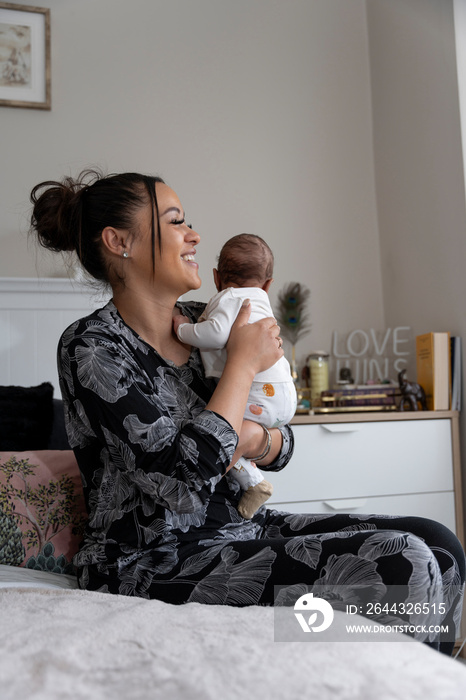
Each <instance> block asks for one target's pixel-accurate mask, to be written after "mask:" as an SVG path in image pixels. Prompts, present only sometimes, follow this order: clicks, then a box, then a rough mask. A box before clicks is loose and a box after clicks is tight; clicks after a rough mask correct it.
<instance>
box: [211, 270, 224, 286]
mask: <svg viewBox="0 0 466 700" xmlns="http://www.w3.org/2000/svg"><path fill="white" fill-rule="evenodd" d="M212 272H213V273H214V282H215V286H216V288H217V292H221V291H222V283H221V281H220V275H219V274H218V270H217V269H216V268H215V267H214V269H213V270H212Z"/></svg>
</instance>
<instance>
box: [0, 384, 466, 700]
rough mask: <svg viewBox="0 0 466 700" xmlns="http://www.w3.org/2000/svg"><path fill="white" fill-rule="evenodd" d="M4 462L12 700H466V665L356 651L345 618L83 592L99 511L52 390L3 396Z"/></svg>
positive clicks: (429, 656)
mask: <svg viewBox="0 0 466 700" xmlns="http://www.w3.org/2000/svg"><path fill="white" fill-rule="evenodd" d="M12 395H14V396H13V398H12ZM31 407H32V409H31ZM2 431H3V432H2ZM2 435H3V438H2ZM31 436H33V437H31ZM44 436H47V439H46V440H45V438H44ZM30 440H32V441H33V442H32V443H31V442H30ZM32 448H34V449H32ZM37 448H39V449H37ZM0 449H1V451H0V606H1V610H2V613H1V625H0V640H1V641H0V644H1V654H0V688H1V697H2V700H13V699H14V700H18V699H21V700H22V699H23V698H24V699H25V700H26V699H28V700H29V699H31V700H32V699H34V700H42V699H44V700H55V699H57V700H58V699H60V700H64V699H66V698H72V699H73V700H79V699H80V698H83V700H84V698H85V699H86V700H100V699H101V698H102V699H103V698H110V697H111V698H114V699H115V700H120V699H121V700H129V699H133V698H134V699H139V698H140V699H141V700H143V699H144V700H146V699H148V698H164V700H172V699H173V700H175V699H176V700H178V699H179V700H182V699H184V698H190V699H194V700H196V699H199V700H201V699H202V700H205V699H210V698H212V699H214V698H215V699H217V698H220V697H221V698H223V699H224V700H230V698H231V700H233V698H235V699H236V698H237V697H242V696H246V697H255V696H257V697H265V698H300V697H303V698H304V697H306V698H319V700H347V699H349V698H355V699H356V698H358V700H365V699H367V700H373V699H374V698H377V699H378V700H382V699H383V700H391V699H392V698H393V699H395V698H397V699H400V700H415V699H418V698H419V700H420V699H421V698H422V699H423V698H425V697H430V698H435V699H436V700H454V699H456V698H458V700H459V698H464V693H465V691H466V665H464V664H463V663H461V662H460V661H458V660H454V659H452V658H448V657H446V656H443V655H441V654H440V653H438V652H436V651H434V650H432V649H430V648H429V647H427V646H425V645H423V644H421V643H420V642H416V641H414V640H412V639H411V638H409V637H407V636H406V635H403V634H401V633H394V634H390V635H387V634H385V633H383V632H381V631H378V632H374V631H371V632H369V631H366V632H364V631H361V632H359V633H357V634H354V635H353V636H351V640H349V637H348V633H347V630H346V625H347V623H348V620H347V617H348V616H347V615H346V614H345V613H344V612H339V611H338V610H337V611H335V616H334V619H333V622H332V624H331V627H330V628H329V629H328V630H327V631H326V632H324V633H322V634H321V636H318V635H317V634H312V633H311V635H305V634H301V631H299V628H298V626H297V622H296V618H295V616H294V615H293V614H291V615H288V616H287V617H286V618H283V619H280V621H279V628H277V609H276V608H271V607H255V606H254V607H248V608H234V607H228V606H208V605H200V604H198V603H188V604H186V605H181V606H174V605H169V604H166V603H163V602H160V601H157V600H152V601H151V600H145V599H141V598H130V597H125V596H116V595H109V594H106V593H100V592H99V593H95V592H89V591H81V590H78V589H77V583H76V578H75V576H74V572H73V568H72V562H71V559H72V556H73V554H74V552H75V551H76V550H77V547H78V546H79V540H80V532H81V528H82V525H83V521H84V518H85V509H84V503H83V499H82V490H81V487H80V480H79V473H78V469H77V464H76V462H75V460H74V455H73V453H72V452H71V450H69V446H68V444H67V441H66V435H65V433H64V421H63V408H62V404H61V401H60V400H59V399H56V398H54V395H53V386H52V385H51V384H49V383H42V384H40V385H38V386H35V387H11V386H7V387H0ZM13 501H14V506H15V507H14V508H13V507H12V505H13ZM46 513H48V515H46ZM51 513H52V516H53V517H52V516H50V514H51ZM47 518H48V520H47ZM50 522H51V523H52V524H50ZM351 622H352V623H353V624H356V623H361V624H362V623H365V622H367V620H365V619H364V618H362V617H360V616H359V615H356V616H353V617H352V620H351ZM277 629H279V633H278V634H277ZM297 633H298V636H297ZM277 640H289V641H277Z"/></svg>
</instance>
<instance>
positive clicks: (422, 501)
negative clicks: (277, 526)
mask: <svg viewBox="0 0 466 700" xmlns="http://www.w3.org/2000/svg"><path fill="white" fill-rule="evenodd" d="M292 428H293V433H294V436H295V452H294V455H293V458H292V460H291V461H290V463H289V464H288V466H287V467H285V469H284V470H283V471H281V472H277V473H273V472H268V473H267V475H266V478H267V479H268V481H270V482H271V483H272V484H273V486H274V493H273V495H272V497H271V498H270V500H269V501H268V504H267V505H270V506H273V507H275V508H277V509H279V510H280V509H281V510H287V511H291V512H293V513H338V512H341V513H348V512H350V513H366V514H367V513H379V514H387V515H417V516H425V517H428V518H432V519H434V520H438V521H439V522H441V523H444V524H445V525H447V527H449V528H450V529H451V530H453V531H454V532H456V534H457V535H458V536H459V538H460V540H461V541H462V542H463V543H464V538H463V535H464V532H463V506H462V491H461V466H460V450H459V427H458V413H457V412H455V411H425V412H424V411H422V412H421V411H419V412H415V413H414V412H411V413H409V412H406V413H398V412H396V413H388V412H383V413H382V412H378V413H345V414H342V413H340V414H324V415H313V416H310V415H297V416H295V418H294V419H293V421H292Z"/></svg>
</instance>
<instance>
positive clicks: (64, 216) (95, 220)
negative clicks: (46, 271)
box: [31, 170, 163, 283]
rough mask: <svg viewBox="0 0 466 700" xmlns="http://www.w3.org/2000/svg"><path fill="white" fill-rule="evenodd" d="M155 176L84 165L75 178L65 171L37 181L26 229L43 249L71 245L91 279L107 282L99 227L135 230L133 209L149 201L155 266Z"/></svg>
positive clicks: (106, 268) (107, 274) (158, 233)
mask: <svg viewBox="0 0 466 700" xmlns="http://www.w3.org/2000/svg"><path fill="white" fill-rule="evenodd" d="M156 182H161V183H163V180H162V179H161V178H159V177H153V176H150V175H140V174H139V173H122V174H120V175H107V176H104V175H103V174H102V173H101V172H99V171H97V170H85V171H83V172H82V173H81V174H80V175H79V176H78V177H77V178H76V179H73V178H72V177H65V178H64V179H63V180H62V181H60V182H56V181H52V180H48V181H46V182H41V183H40V184H38V185H36V186H35V187H34V188H33V190H32V192H31V202H32V204H33V211H32V216H31V231H32V232H35V233H36V234H37V237H38V239H39V243H40V244H41V245H42V246H43V247H44V248H47V249H48V250H52V251H55V252H62V251H76V254H77V256H78V258H79V260H80V262H81V264H82V266H83V267H84V269H85V270H86V271H87V272H88V273H89V274H90V275H91V276H92V277H94V279H96V280H99V281H101V282H106V283H109V282H110V280H109V267H108V264H107V262H106V259H105V256H104V255H103V243H102V240H101V234H102V231H103V229H104V228H105V227H106V226H112V227H114V228H119V229H126V230H129V231H132V232H133V233H135V230H134V216H135V213H136V211H137V210H138V209H139V208H141V207H143V206H145V205H147V204H149V205H150V206H151V209H152V263H153V266H154V264H155V262H154V261H155V238H156V233H157V238H158V245H159V248H160V245H161V243H160V229H159V225H158V207H157V198H156V194H155V184H156ZM156 222H157V223H156ZM156 229H157V232H156Z"/></svg>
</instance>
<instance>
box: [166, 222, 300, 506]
mask: <svg viewBox="0 0 466 700" xmlns="http://www.w3.org/2000/svg"><path fill="white" fill-rule="evenodd" d="M273 263H274V258H273V253H272V251H271V250H270V248H269V246H268V245H267V243H266V242H265V241H264V240H263V239H262V238H260V237H259V236H255V235H253V234H249V233H241V234H239V235H238V236H234V237H233V238H230V240H229V241H227V242H226V243H225V245H224V246H223V248H222V250H221V251H220V255H219V258H218V269H214V281H215V286H216V287H217V291H218V294H215V295H214V296H213V297H212V298H211V299H210V301H209V303H208V304H207V306H206V308H205V310H204V312H203V313H202V315H201V316H200V317H199V322H198V323H187V322H186V319H185V317H184V316H181V315H179V316H175V317H174V320H173V326H174V329H175V332H176V333H177V335H178V338H179V339H180V340H181V341H182V342H183V343H187V344H188V345H194V346H195V347H198V348H200V352H201V358H202V362H203V364H204V368H205V373H206V376H207V377H220V376H221V374H222V371H223V368H224V366H225V361H226V356H227V355H226V349H225V346H226V344H227V341H228V337H229V335H230V329H231V326H232V324H233V323H234V321H235V319H236V316H237V315H238V311H239V310H240V308H241V305H242V303H243V301H244V300H245V299H249V300H250V303H251V317H250V321H249V322H250V323H253V322H254V321H258V320H259V319H261V318H267V317H272V316H273V311H272V307H271V305H270V300H269V296H268V291H269V289H270V285H271V284H272V281H273V280H272V275H273ZM295 411H296V388H295V385H294V382H293V379H292V377H291V371H290V365H289V363H288V360H286V359H285V357H282V358H280V360H278V362H276V363H275V364H274V365H273V366H272V367H270V368H269V369H268V370H266V371H264V372H260V373H259V374H257V375H256V376H255V377H254V381H253V383H252V386H251V391H250V393H249V397H248V403H247V406H246V411H245V414H244V418H245V419H248V420H252V421H255V422H257V423H260V424H261V425H262V427H263V428H264V434H265V437H266V446H265V450H264V451H263V453H262V454H261V455H258V456H257V457H256V458H255V459H256V460H257V461H259V460H261V459H264V457H266V455H267V454H268V452H269V451H270V444H271V438H270V433H269V432H268V428H276V427H278V426H280V425H285V423H288V422H289V421H290V420H291V418H292V417H293V416H294V414H295ZM229 474H230V475H231V476H232V477H234V478H235V479H236V480H237V481H238V483H239V484H240V486H241V488H242V489H243V491H244V493H243V495H242V497H241V500H240V502H239V504H238V511H239V512H240V514H241V515H242V516H243V518H247V519H249V518H252V516H253V515H254V513H255V512H256V510H257V509H258V508H259V506H261V505H262V504H263V503H265V501H266V500H267V499H268V498H270V496H271V495H272V485H271V484H270V483H269V482H268V481H266V480H265V479H264V477H263V475H262V474H261V472H260V470H259V469H257V467H256V466H255V464H254V463H253V462H251V460H249V459H246V458H245V457H241V458H240V459H239V460H238V462H237V463H236V464H235V465H234V466H233V467H232V468H231V469H230V471H229Z"/></svg>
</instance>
